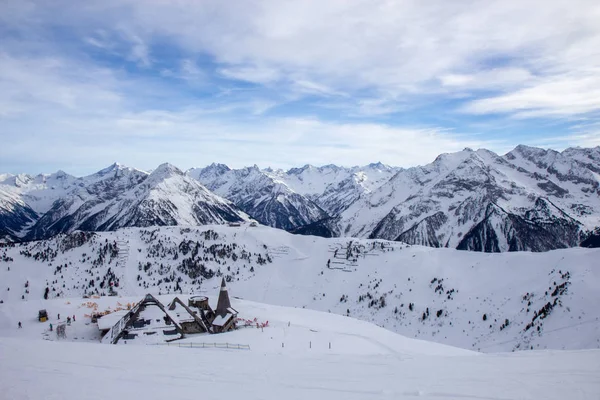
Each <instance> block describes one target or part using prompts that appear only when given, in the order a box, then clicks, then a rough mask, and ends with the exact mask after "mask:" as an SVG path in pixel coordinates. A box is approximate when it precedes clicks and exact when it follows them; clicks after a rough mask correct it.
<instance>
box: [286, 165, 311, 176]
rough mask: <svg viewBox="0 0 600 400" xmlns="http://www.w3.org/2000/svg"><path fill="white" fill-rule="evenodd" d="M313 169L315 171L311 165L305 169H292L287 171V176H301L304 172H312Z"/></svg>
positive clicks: (304, 167) (305, 166)
mask: <svg viewBox="0 0 600 400" xmlns="http://www.w3.org/2000/svg"><path fill="white" fill-rule="evenodd" d="M311 169H315V167H314V166H312V165H310V164H305V165H304V166H303V167H300V168H290V169H289V170H288V171H287V174H288V175H299V174H301V173H303V172H304V171H306V170H311Z"/></svg>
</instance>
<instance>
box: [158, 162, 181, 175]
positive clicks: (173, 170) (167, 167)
mask: <svg viewBox="0 0 600 400" xmlns="http://www.w3.org/2000/svg"><path fill="white" fill-rule="evenodd" d="M173 175H184V173H183V171H181V170H180V169H179V168H177V167H176V166H174V165H173V164H171V163H168V162H167V163H162V164H160V165H159V166H158V167H156V169H155V170H154V171H152V173H151V174H150V176H151V177H155V178H156V177H164V178H167V177H170V176H173Z"/></svg>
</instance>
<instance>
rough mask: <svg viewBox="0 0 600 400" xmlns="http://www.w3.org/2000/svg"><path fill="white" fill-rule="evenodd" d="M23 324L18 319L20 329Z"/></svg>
mask: <svg viewBox="0 0 600 400" xmlns="http://www.w3.org/2000/svg"><path fill="white" fill-rule="evenodd" d="M22 327H23V325H21V321H19V329H21V328H22Z"/></svg>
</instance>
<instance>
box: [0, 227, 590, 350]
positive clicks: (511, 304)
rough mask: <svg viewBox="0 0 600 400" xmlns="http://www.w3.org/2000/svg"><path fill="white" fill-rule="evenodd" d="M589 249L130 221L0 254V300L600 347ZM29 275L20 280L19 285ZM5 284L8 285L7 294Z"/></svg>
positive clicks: (491, 342) (465, 341)
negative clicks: (132, 305) (156, 298)
mask: <svg viewBox="0 0 600 400" xmlns="http://www.w3.org/2000/svg"><path fill="white" fill-rule="evenodd" d="M599 255H600V250H598V249H583V248H575V249H566V250H557V251H550V252H545V253H529V252H519V253H504V254H495V255H492V254H482V253H475V252H462V251H457V250H452V249H432V248H429V247H422V246H410V245H406V244H402V243H399V242H390V241H385V240H369V239H351V238H333V239H325V238H319V237H309V236H298V235H291V234H288V233H286V232H284V231H281V230H277V229H272V228H268V227H261V226H259V227H250V226H249V225H243V226H241V227H237V228H236V227H225V226H220V225H212V226H206V227H162V228H148V229H138V228H127V229H120V230H118V231H117V232H114V233H75V234H71V235H59V236H56V237H54V238H52V239H50V240H47V241H40V242H32V243H26V244H15V245H5V247H4V248H1V249H0V260H1V261H0V282H2V284H3V286H6V288H0V289H1V291H0V293H1V294H0V300H2V301H4V302H5V304H6V303H15V302H17V303H18V302H23V300H27V301H28V302H31V301H41V299H42V298H43V297H44V294H45V292H46V288H48V291H47V293H48V297H49V298H50V299H52V298H71V297H80V296H82V295H84V294H88V295H91V294H108V293H109V291H110V288H111V287H113V288H114V290H115V291H117V292H118V293H119V294H120V295H142V294H145V293H146V292H150V293H155V294H166V293H185V294H187V293H198V292H201V293H208V294H212V292H213V291H215V290H216V288H217V287H218V282H219V279H220V278H219V277H220V276H222V275H224V276H225V277H226V279H227V281H228V286H229V287H230V292H231V294H232V295H233V296H237V297H241V298H244V299H247V300H253V301H260V302H264V303H269V304H277V305H282V306H292V307H305V308H308V309H314V310H320V311H328V312H332V313H335V314H340V315H349V316H350V317H354V318H358V319H362V320H365V321H370V322H374V323H376V324H377V325H380V326H383V327H385V328H387V329H390V330H392V331H395V332H398V333H401V334H403V335H405V336H408V337H413V338H419V339H425V340H431V341H435V342H439V343H445V344H450V345H453V346H458V347H463V348H467V349H475V350H480V351H484V352H488V351H499V350H502V351H510V350H524V349H531V348H533V349H544V348H550V349H563V348H565V349H583V348H597V347H598V346H600V342H599V341H598V340H599V339H598V338H599V337H600V335H599V333H600V325H599V324H600V321H599V318H600V310H598V308H597V307H596V304H598V303H599V302H600V294H599V293H598V291H597V290H596V288H597V287H598V285H599V283H600V282H599V280H600V271H598V269H597V268H596V264H597V262H596V260H597V258H598V256H599ZM27 282H28V287H27V288H26V287H25V284H26V283H27ZM9 289H10V290H9Z"/></svg>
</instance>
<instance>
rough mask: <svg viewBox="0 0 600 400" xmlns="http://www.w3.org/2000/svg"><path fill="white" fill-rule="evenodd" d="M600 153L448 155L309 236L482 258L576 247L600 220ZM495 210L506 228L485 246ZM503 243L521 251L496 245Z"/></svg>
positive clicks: (406, 173)
mask: <svg viewBox="0 0 600 400" xmlns="http://www.w3.org/2000/svg"><path fill="white" fill-rule="evenodd" d="M598 154H600V148H596V149H568V150H565V151H564V152H563V153H557V152H552V151H546V150H542V149H534V148H528V147H525V146H518V147H517V148H516V149H515V150H514V151H512V152H510V153H508V154H507V155H506V156H504V157H500V156H498V155H496V154H495V153H492V152H490V151H487V150H478V151H472V150H470V149H465V150H463V151H462V152H458V153H453V154H443V155H441V156H439V157H438V158H437V159H436V160H435V161H434V162H433V163H431V164H429V165H426V166H423V167H415V168H409V169H407V170H402V171H399V172H398V173H397V174H396V175H395V176H394V177H393V178H392V179H390V180H389V181H388V182H386V183H384V184H383V185H381V186H380V187H379V188H378V189H376V190H375V191H374V192H373V193H372V194H371V195H369V196H363V197H361V198H360V199H358V200H357V201H356V202H354V203H353V204H352V205H351V206H350V207H348V208H347V209H346V210H344V211H343V212H342V213H341V214H340V215H339V217H338V218H337V219H336V224H337V226H336V227H332V226H331V223H332V222H331V220H324V221H323V223H322V224H323V225H322V226H320V227H319V226H316V225H313V226H311V228H310V231H311V232H319V231H324V232H328V233H329V232H340V233H342V234H343V235H349V236H354V237H365V236H367V237H371V238H384V239H396V240H400V241H405V242H407V243H410V244H422V245H428V246H434V247H452V248H461V249H467V250H480V251H507V250H509V249H518V250H523V249H530V250H533V251H546V250H550V249H556V248H564V247H567V246H568V247H571V246H575V245H577V244H578V243H579V241H580V239H582V238H583V236H585V232H586V231H587V230H589V229H591V228H592V227H594V226H596V225H597V224H598V222H599V219H600V195H599V191H598V182H599V179H600V175H598V174H597V173H596V172H595V171H596V170H597V169H600V165H598V164H597V162H598V159H599V158H600V157H598ZM532 159H534V160H538V159H539V160H545V161H539V162H536V163H533V162H532V161H531V160H532ZM546 205H548V206H546ZM490 207H491V208H490ZM492 209H493V210H497V211H498V212H495V213H493V215H494V218H496V219H497V222H496V226H497V227H499V226H500V225H503V226H506V227H505V228H503V229H500V230H497V229H496V228H494V232H495V233H494V235H496V236H493V237H492V236H490V237H489V239H486V238H485V237H484V236H485V235H487V234H488V233H489V234H490V235H491V232H492V229H491V226H490V224H489V219H490V212H489V210H492ZM500 210H501V211H500ZM548 210H552V211H551V213H550V214H551V215H550V214H548ZM540 213H541V214H540ZM325 225H327V226H325ZM509 225H510V226H512V228H509V227H508V226H509ZM485 227H487V228H485ZM528 227H529V228H531V229H529V228H528ZM498 229H499V228H498ZM503 232H504V233H503ZM498 234H499V236H498ZM465 235H469V238H467V239H464V238H463V237H464V236H465ZM482 235H483V236H482ZM536 235H543V236H544V238H541V239H536V237H535V236H536ZM500 236H503V237H504V238H502V239H501V238H500ZM509 236H510V237H509ZM475 237H478V239H477V240H475V239H474V238H475ZM497 240H500V241H511V240H512V241H514V243H515V244H514V246H512V247H511V246H508V245H506V246H496V245H494V244H493V243H492V242H494V241H497ZM486 242H487V243H486Z"/></svg>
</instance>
